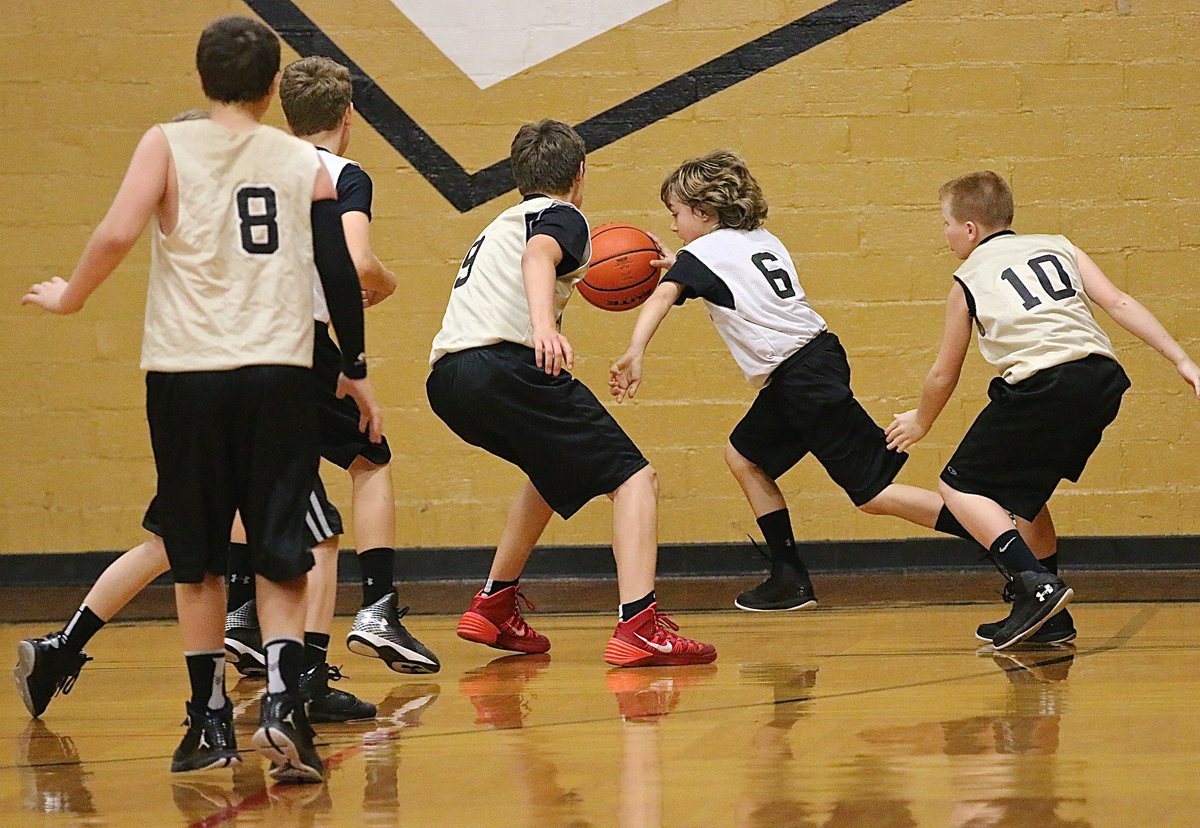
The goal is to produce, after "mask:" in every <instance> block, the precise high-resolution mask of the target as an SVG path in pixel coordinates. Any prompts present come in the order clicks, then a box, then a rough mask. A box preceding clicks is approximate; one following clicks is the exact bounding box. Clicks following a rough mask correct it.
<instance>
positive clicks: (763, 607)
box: [733, 574, 817, 612]
mask: <svg viewBox="0 0 1200 828" xmlns="http://www.w3.org/2000/svg"><path fill="white" fill-rule="evenodd" d="M733 605H734V606H735V607H737V608H738V609H742V610H748V611H750V612H786V611H787V610H798V609H804V608H805V607H815V606H816V605H817V596H816V595H815V594H813V588H812V584H811V583H810V582H809V580H808V575H807V574H803V575H800V576H799V578H783V577H776V576H775V575H772V576H771V577H770V578H767V580H765V581H763V582H762V583H761V584H759V585H758V586H756V587H755V588H754V589H748V590H746V591H745V592H743V593H742V594H741V595H739V596H738V597H737V598H736V599H735V600H734V602H733Z"/></svg>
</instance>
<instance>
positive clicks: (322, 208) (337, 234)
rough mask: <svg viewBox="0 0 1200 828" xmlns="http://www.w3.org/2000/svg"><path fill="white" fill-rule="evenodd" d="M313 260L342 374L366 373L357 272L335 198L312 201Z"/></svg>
mask: <svg viewBox="0 0 1200 828" xmlns="http://www.w3.org/2000/svg"><path fill="white" fill-rule="evenodd" d="M312 235H313V259H314V260H315V261H316V264H317V273H318V274H319V275H320V277H321V286H322V287H323V288H325V303H326V304H327V305H329V317H330V319H332V320H333V330H334V331H335V332H336V333H337V338H338V345H339V346H340V347H341V349H342V373H343V374H345V375H346V376H347V377H348V378H350V379H362V378H363V377H365V376H366V375H367V358H366V356H365V352H366V342H365V336H364V331H363V306H362V289H361V288H360V287H359V284H358V273H357V271H355V269H354V261H353V260H352V259H351V258H350V251H349V249H347V247H346V234H345V233H343V232H342V210H341V207H340V206H339V205H338V203H337V202H336V201H333V200H332V199H326V200H323V201H314V202H313V205H312Z"/></svg>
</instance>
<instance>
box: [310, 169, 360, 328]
mask: <svg viewBox="0 0 1200 828" xmlns="http://www.w3.org/2000/svg"><path fill="white" fill-rule="evenodd" d="M317 157H318V158H320V159H321V163H323V164H324V165H325V169H326V170H328V171H329V178H330V180H332V181H333V183H334V186H335V187H336V186H337V182H338V178H340V177H341V175H342V170H343V169H345V168H346V167H347V166H348V165H351V164H352V165H354V166H356V167H357V166H358V162H357V161H351V160H350V159H349V158H342V157H341V156H340V155H334V154H333V153H332V152H320V151H318V152H317ZM313 319H315V320H317V321H318V322H324V323H325V324H329V321H330V320H329V303H328V302H326V301H325V288H324V287H323V286H322V285H321V275H320V274H319V273H317V272H316V271H315V270H314V271H313Z"/></svg>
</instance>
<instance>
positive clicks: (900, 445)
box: [884, 282, 971, 451]
mask: <svg viewBox="0 0 1200 828" xmlns="http://www.w3.org/2000/svg"><path fill="white" fill-rule="evenodd" d="M970 344H971V314H970V312H969V311H968V310H967V297H966V294H965V293H963V289H962V285H960V284H959V283H958V282H955V283H954V287H952V288H950V296H949V297H947V299H946V326H945V330H944V331H943V332H942V347H941V349H940V350H939V351H938V355H937V359H935V360H934V361H933V367H932V368H930V369H929V373H928V374H926V375H925V384H924V385H923V386H922V388H921V403H920V405H919V406H918V407H917V408H915V409H913V410H912V411H905V412H904V413H903V414H897V415H896V418H895V419H894V420H892V424H891V425H889V426H888V427H887V428H886V429H884V433H885V434H887V440H888V443H887V447H888V448H889V449H892V450H894V451H905V450H907V449H908V447H909V446H911V445H913V444H914V443H916V442H917V441H919V440H920V439H921V438H922V437H924V436H925V435H926V434H928V433H929V429H931V428H933V424H934V422H935V421H936V420H937V418H938V415H939V414H941V413H942V409H943V408H945V407H946V403H947V402H948V401H949V400H950V395H951V394H953V393H954V389H955V387H957V386H958V378H959V376H960V375H961V374H962V365H963V360H964V359H965V358H966V356H967V346H968V345H970Z"/></svg>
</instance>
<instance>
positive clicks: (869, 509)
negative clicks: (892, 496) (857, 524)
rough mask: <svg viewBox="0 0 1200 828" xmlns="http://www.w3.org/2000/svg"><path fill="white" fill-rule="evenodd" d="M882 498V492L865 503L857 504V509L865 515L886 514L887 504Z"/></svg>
mask: <svg viewBox="0 0 1200 828" xmlns="http://www.w3.org/2000/svg"><path fill="white" fill-rule="evenodd" d="M883 500H884V498H883V494H882V493H881V494H877V495H875V497H873V498H871V499H870V500H868V501H867V502H866V503H860V504H858V511H860V512H862V513H863V514H865V515H886V514H888V510H887V504H885V503H884V502H883Z"/></svg>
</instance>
